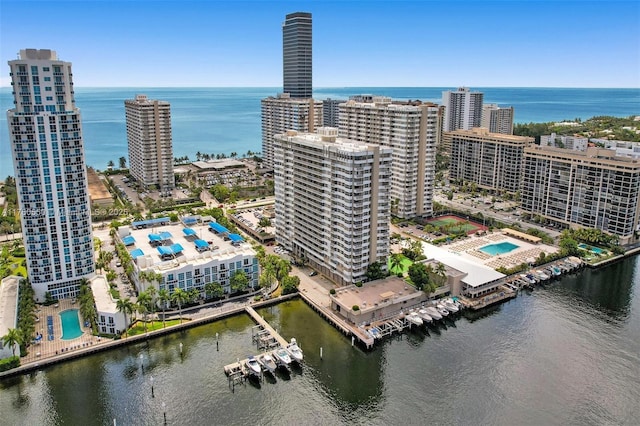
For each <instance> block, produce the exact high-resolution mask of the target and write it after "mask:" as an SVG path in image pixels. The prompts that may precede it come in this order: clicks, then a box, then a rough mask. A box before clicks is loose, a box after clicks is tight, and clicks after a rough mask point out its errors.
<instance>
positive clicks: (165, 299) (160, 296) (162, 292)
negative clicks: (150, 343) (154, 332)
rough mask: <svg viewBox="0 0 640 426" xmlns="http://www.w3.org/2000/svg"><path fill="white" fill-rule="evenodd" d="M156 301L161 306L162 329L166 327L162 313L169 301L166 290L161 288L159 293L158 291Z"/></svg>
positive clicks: (169, 297)
mask: <svg viewBox="0 0 640 426" xmlns="http://www.w3.org/2000/svg"><path fill="white" fill-rule="evenodd" d="M158 300H159V301H160V305H161V306H162V328H164V327H165V326H166V322H165V317H164V311H165V309H167V302H169V301H171V296H170V295H169V292H168V291H167V289H165V288H161V289H160V291H158Z"/></svg>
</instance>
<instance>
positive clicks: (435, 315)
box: [424, 306, 442, 320]
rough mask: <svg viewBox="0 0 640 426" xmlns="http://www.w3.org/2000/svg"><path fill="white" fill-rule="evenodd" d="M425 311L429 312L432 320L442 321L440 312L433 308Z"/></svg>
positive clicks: (430, 307)
mask: <svg viewBox="0 0 640 426" xmlns="http://www.w3.org/2000/svg"><path fill="white" fill-rule="evenodd" d="M424 310H425V311H427V313H428V314H429V316H430V317H431V318H433V319H434V320H441V319H442V315H440V312H438V310H437V309H436V308H434V307H433V306H429V307H428V308H424Z"/></svg>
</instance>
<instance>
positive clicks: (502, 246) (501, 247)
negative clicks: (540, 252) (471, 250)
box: [479, 241, 520, 256]
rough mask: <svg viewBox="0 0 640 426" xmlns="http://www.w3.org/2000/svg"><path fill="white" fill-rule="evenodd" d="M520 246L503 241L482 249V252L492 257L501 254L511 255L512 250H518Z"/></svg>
mask: <svg viewBox="0 0 640 426" xmlns="http://www.w3.org/2000/svg"><path fill="white" fill-rule="evenodd" d="M518 247H520V246H518V245H516V244H513V243H510V242H508V241H503V242H501V243H497V244H489V245H488V246H484V247H480V249H479V250H480V251H481V252H483V253H487V254H490V255H491V256H497V255H499V254H505V253H509V252H510V251H512V250H515V249H517V248H518Z"/></svg>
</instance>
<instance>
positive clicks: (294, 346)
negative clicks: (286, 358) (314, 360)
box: [287, 337, 302, 362]
mask: <svg viewBox="0 0 640 426" xmlns="http://www.w3.org/2000/svg"><path fill="white" fill-rule="evenodd" d="M287 352H289V355H290V356H291V359H292V360H293V361H295V362H302V349H300V348H299V347H298V343H297V342H296V338H295V337H292V338H291V343H289V344H288V345H287Z"/></svg>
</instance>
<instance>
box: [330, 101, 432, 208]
mask: <svg viewBox="0 0 640 426" xmlns="http://www.w3.org/2000/svg"><path fill="white" fill-rule="evenodd" d="M441 124H442V107H440V106H439V105H436V104H432V103H421V102H418V101H415V102H407V101H392V100H391V98H388V97H384V96H371V95H358V96H352V97H351V98H350V100H349V101H346V102H344V103H342V104H340V136H341V137H343V138H347V139H353V140H356V141H360V142H364V143H368V144H376V145H381V146H385V147H388V148H392V149H393V164H392V179H391V212H392V214H393V215H394V216H397V217H401V218H404V219H409V218H414V217H418V216H420V217H428V216H431V215H432V214H433V186H434V180H435V163H436V146H437V143H438V140H439V138H440V129H441Z"/></svg>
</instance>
